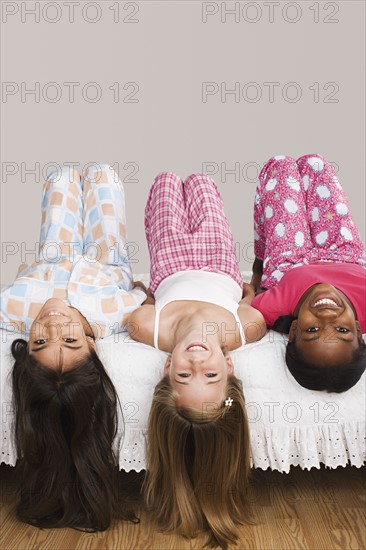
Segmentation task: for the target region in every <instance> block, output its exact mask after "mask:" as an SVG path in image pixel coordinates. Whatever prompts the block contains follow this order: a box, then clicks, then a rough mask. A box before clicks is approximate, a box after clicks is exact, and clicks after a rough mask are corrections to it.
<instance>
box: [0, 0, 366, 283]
mask: <svg viewBox="0 0 366 550" xmlns="http://www.w3.org/2000/svg"><path fill="white" fill-rule="evenodd" d="M117 9H118V10H117ZM230 9H234V10H236V11H235V13H232V14H229V13H228V10H230ZM31 10H33V11H34V10H35V11H34V14H32V13H31ZM72 20H73V22H72ZM52 21H54V22H52ZM93 21H94V22H93ZM364 41H365V3H364V2H362V1H338V2H307V1H301V2H300V1H298V2H259V1H258V2H226V3H225V2H221V1H220V2H219V1H217V2H199V1H177V2H173V1H160V2H155V1H145V2H116V1H111V2H109V1H105V0H104V1H103V2H83V1H81V0H79V2H72V3H71V4H70V2H69V3H67V2H63V1H59V2H38V3H37V2H2V46H3V50H2V81H3V83H2V86H3V94H2V103H1V108H2V150H1V153H2V165H1V167H2V176H3V179H2V184H1V215H2V216H1V230H2V231H1V240H2V242H3V251H4V250H5V249H6V250H7V251H8V252H10V251H13V252H14V253H12V254H7V255H4V254H3V256H2V262H1V271H2V283H3V284H4V283H6V284H9V283H10V282H11V281H12V278H13V277H14V275H15V273H16V270H17V267H18V265H19V264H20V263H21V261H23V260H25V261H28V262H29V261H32V260H33V259H34V254H33V255H32V254H28V256H27V257H24V251H25V250H32V249H34V248H35V243H36V241H37V239H38V232H39V203H40V196H41V188H42V180H43V177H44V174H42V173H45V172H46V171H47V166H49V165H50V164H51V163H53V164H55V163H56V164H57V165H60V166H61V165H63V164H67V163H74V164H76V165H77V166H76V167H78V168H80V169H81V168H82V167H83V166H84V165H85V164H86V163H88V162H98V161H99V162H107V163H110V164H115V165H116V166H118V167H119V173H120V176H121V178H122V179H123V180H124V182H125V190H126V201H127V223H128V235H129V239H130V240H131V241H133V242H134V243H136V246H137V247H138V251H137V253H136V254H135V257H134V260H135V261H136V263H134V265H133V269H134V271H135V272H143V271H147V270H148V267H149V261H148V253H147V247H146V244H145V238H144V231H143V211H144V203H145V201H146V198H147V193H148V189H149V186H150V185H151V183H152V181H153V178H154V176H155V175H156V174H157V173H158V172H161V171H163V170H172V171H175V172H177V173H178V174H180V175H181V176H182V177H185V176H187V175H188V174H190V173H192V172H194V171H209V172H210V173H211V174H212V175H213V177H214V178H215V179H216V181H217V183H218V185H219V187H220V190H221V192H222V195H223V199H224V203H225V206H226V213H227V216H228V218H229V221H230V223H231V226H232V229H233V233H234V237H235V240H236V242H237V243H238V245H237V246H238V250H239V251H240V266H241V268H242V269H249V267H250V265H251V261H252V254H253V252H252V245H251V243H252V202H253V196H254V190H255V179H256V175H257V171H258V167H259V166H260V165H262V164H263V163H264V161H265V160H266V159H267V158H268V157H269V156H271V155H273V154H284V153H285V154H288V155H291V156H295V157H296V156H300V155H302V154H305V153H308V152H309V153H310V152H319V153H321V154H323V155H324V156H326V157H328V158H329V159H330V160H331V161H332V162H334V163H335V165H336V167H337V170H338V175H339V179H340V181H341V182H342V184H343V186H344V188H345V189H346V192H347V193H348V196H349V200H350V203H351V207H352V210H353V213H354V217H355V220H356V223H357V225H358V227H359V229H360V231H361V234H362V236H363V238H364V237H365V103H364V97H365V52H364ZM52 83H53V84H52ZM71 83H74V84H71ZM93 83H94V84H93ZM32 88H33V89H34V90H36V94H31V93H27V92H29V90H31V89H32ZM230 90H233V91H234V93H228V92H229V91H230ZM72 91H73V94H74V97H72ZM117 92H119V95H118V94H117ZM96 94H97V95H99V99H98V98H96ZM95 98H96V99H95ZM32 168H33V169H34V168H35V169H36V173H35V174H31V173H29V172H27V171H29V170H31V169H32ZM233 169H235V171H234V173H232V172H228V171H230V170H233ZM22 251H23V257H22V254H21V252H22Z"/></svg>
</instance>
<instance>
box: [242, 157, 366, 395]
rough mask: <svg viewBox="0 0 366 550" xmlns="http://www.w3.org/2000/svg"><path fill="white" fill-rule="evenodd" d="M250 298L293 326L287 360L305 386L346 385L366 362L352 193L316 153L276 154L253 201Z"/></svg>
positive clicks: (365, 296) (365, 306)
mask: <svg viewBox="0 0 366 550" xmlns="http://www.w3.org/2000/svg"><path fill="white" fill-rule="evenodd" d="M254 239H255V240H254V246H255V256H256V259H255V261H254V265H253V278H252V281H251V282H252V284H253V286H254V287H255V288H256V290H259V295H257V296H256V297H255V298H254V300H253V302H252V305H253V307H255V308H257V309H258V310H259V311H261V313H262V314H263V315H264V318H265V320H266V323H267V326H268V327H269V328H274V329H275V330H278V331H279V332H288V333H289V343H288V345H287V349H286V363H287V366H288V368H289V370H290V372H291V373H292V375H293V376H294V377H295V379H296V380H297V381H298V383H299V384H301V385H302V386H304V387H305V388H309V389H313V390H327V391H334V392H342V391H346V390H348V389H349V388H351V387H352V386H353V385H354V384H356V382H357V381H358V380H359V379H360V377H361V375H362V373H363V372H364V370H365V367H366V346H365V343H364V341H363V339H362V333H365V332H366V257H365V251H364V248H363V245H362V242H361V238H360V235H359V233H358V231H357V228H356V227H355V224H354V221H353V219H352V216H351V213H350V208H349V204H348V201H347V197H346V195H345V193H344V191H343V189H342V187H341V185H340V183H339V181H338V179H337V177H336V175H335V172H334V169H333V167H332V166H331V164H330V163H329V162H328V161H327V160H326V159H325V158H323V157H321V156H319V155H305V156H303V157H301V158H299V159H298V160H297V161H295V160H294V159H292V158H290V157H285V156H277V157H274V158H271V159H270V160H269V161H268V162H267V163H266V164H265V165H264V167H263V168H262V171H261V173H260V175H259V184H258V188H257V193H256V198H255V205H254Z"/></svg>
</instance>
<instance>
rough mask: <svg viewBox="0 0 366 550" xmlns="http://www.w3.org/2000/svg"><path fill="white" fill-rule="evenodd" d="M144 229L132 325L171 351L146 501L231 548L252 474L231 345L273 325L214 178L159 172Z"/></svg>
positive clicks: (167, 526) (189, 531)
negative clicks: (141, 287)
mask: <svg viewBox="0 0 366 550" xmlns="http://www.w3.org/2000/svg"><path fill="white" fill-rule="evenodd" d="M145 231H146V237H147V242H148V246H149V252H150V259H151V269H150V304H148V305H144V306H143V307H142V308H139V310H136V311H135V312H134V313H133V314H132V316H131V319H130V320H131V323H130V333H131V336H132V337H133V338H135V339H136V340H138V341H140V342H143V343H145V344H149V345H151V346H154V347H156V348H158V349H161V350H163V351H166V352H168V353H169V357H168V359H167V361H166V364H165V368H164V377H163V379H162V380H161V381H160V383H159V384H158V385H157V386H156V388H155V393H154V396H153V402H152V407H151V412H150V417H149V424H148V445H147V474H146V482H145V497H146V504H147V507H148V509H149V510H150V511H151V513H152V514H153V516H154V518H155V520H156V521H157V523H158V525H159V526H160V527H161V528H163V529H164V530H170V531H175V532H177V533H180V534H182V535H184V536H186V537H193V536H195V535H197V533H198V532H199V531H208V533H209V537H210V539H209V540H210V544H211V545H215V544H216V545H217V544H219V545H221V546H222V547H224V548H225V547H226V546H227V544H228V542H234V541H235V540H236V539H237V536H238V531H237V525H238V524H240V523H241V522H242V521H243V518H244V517H245V514H246V505H245V489H246V484H247V480H248V473H249V430H248V422H247V416H246V411H245V403H244V396H243V391H242V385H241V382H240V381H239V380H238V379H237V378H236V377H235V375H234V367H233V364H232V361H231V358H230V356H229V355H228V352H229V351H231V350H235V349H239V348H240V347H241V346H242V345H244V344H245V343H248V342H254V341H256V340H259V339H260V338H261V337H262V336H263V335H264V334H265V332H266V326H265V323H264V319H263V317H262V315H261V314H260V313H259V312H258V311H257V310H255V309H253V308H252V307H251V306H250V302H251V300H252V298H253V296H254V290H253V289H252V287H250V285H243V280H242V277H241V274H240V271H239V267H238V262H237V259H236V254H235V245H234V241H233V236H232V233H231V230H230V227H229V224H228V221H227V219H226V217H225V214H224V210H223V203H222V199H221V196H220V193H219V191H218V189H217V186H216V184H215V182H214V181H213V180H212V179H211V178H209V177H208V176H206V175H203V174H193V175H191V176H189V177H188V178H187V179H186V181H184V182H183V181H182V180H181V179H180V178H179V177H178V176H176V175H175V174H172V173H162V174H160V175H159V176H158V177H157V178H156V179H155V182H154V184H153V186H152V188H151V190H150V194H149V197H148V201H147V205H146V210H145ZM243 290H244V292H243ZM243 294H245V296H244V298H243Z"/></svg>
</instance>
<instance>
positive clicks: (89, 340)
mask: <svg viewBox="0 0 366 550" xmlns="http://www.w3.org/2000/svg"><path fill="white" fill-rule="evenodd" d="M86 339H87V342H88V344H89V347H90V348H93V350H94V351H97V344H96V343H95V340H94V338H92V337H91V336H87V337H86Z"/></svg>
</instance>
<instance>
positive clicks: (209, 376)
mask: <svg viewBox="0 0 366 550" xmlns="http://www.w3.org/2000/svg"><path fill="white" fill-rule="evenodd" d="M205 376H207V377H208V378H215V376H217V373H216V372H207V373H206V374H205Z"/></svg>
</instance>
